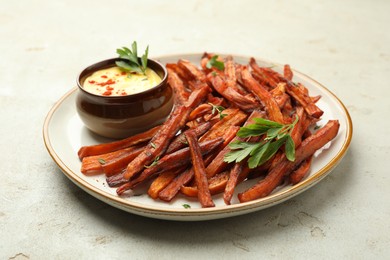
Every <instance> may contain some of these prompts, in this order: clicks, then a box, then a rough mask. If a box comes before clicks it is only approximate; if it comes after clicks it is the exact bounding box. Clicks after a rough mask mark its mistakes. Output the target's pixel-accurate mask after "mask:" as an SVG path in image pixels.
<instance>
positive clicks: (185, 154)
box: [128, 131, 223, 188]
mask: <svg viewBox="0 0 390 260" xmlns="http://www.w3.org/2000/svg"><path fill="white" fill-rule="evenodd" d="M189 132H191V133H192V134H193V135H194V136H195V138H196V133H195V132H193V131H188V132H186V133H185V134H186V136H187V133H189ZM222 143H223V139H222V138H216V139H213V140H209V141H205V142H203V143H200V144H198V143H197V145H198V147H199V152H200V154H201V155H205V154H208V153H210V152H212V151H213V150H214V149H215V148H217V147H218V146H219V145H221V144H222ZM190 160H191V157H190V148H189V147H186V148H183V149H181V150H179V151H177V152H174V153H171V154H168V155H165V156H164V157H163V158H161V159H160V160H158V161H157V162H156V163H155V165H153V166H150V167H148V168H146V169H145V170H144V171H143V172H142V173H141V174H140V175H139V176H138V177H136V178H135V179H133V180H131V181H130V182H131V184H130V185H129V186H128V187H129V188H132V187H134V186H135V185H137V184H139V183H141V182H143V181H144V180H146V179H148V178H150V177H151V176H153V175H155V174H159V173H163V172H165V171H169V170H173V169H177V168H182V167H183V166H186V165H187V164H189V163H190Z"/></svg>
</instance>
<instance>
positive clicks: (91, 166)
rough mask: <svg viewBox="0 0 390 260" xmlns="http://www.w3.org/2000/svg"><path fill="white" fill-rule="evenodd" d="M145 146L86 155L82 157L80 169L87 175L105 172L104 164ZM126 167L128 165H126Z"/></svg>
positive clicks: (131, 154)
mask: <svg viewBox="0 0 390 260" xmlns="http://www.w3.org/2000/svg"><path fill="white" fill-rule="evenodd" d="M142 147H143V146H139V145H138V146H132V147H128V148H124V149H120V150H117V151H114V152H109V153H105V154H100V155H92V156H86V157H84V158H83V159H82V162H81V169H80V171H81V172H82V173H83V174H85V175H95V174H101V173H103V172H104V168H103V166H105V165H106V164H110V163H112V162H114V161H116V160H117V159H118V158H126V157H128V156H130V157H131V158H134V157H132V156H133V154H135V153H137V152H138V151H139V150H140V149H142ZM125 167H126V166H125Z"/></svg>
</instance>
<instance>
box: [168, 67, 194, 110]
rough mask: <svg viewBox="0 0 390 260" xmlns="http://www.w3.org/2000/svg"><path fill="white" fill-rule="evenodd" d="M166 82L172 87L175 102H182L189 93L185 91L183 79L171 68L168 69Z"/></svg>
mask: <svg viewBox="0 0 390 260" xmlns="http://www.w3.org/2000/svg"><path fill="white" fill-rule="evenodd" d="M168 84H169V85H170V86H171V87H172V90H173V93H174V97H175V104H176V105H180V104H181V105H182V104H184V102H185V101H186V100H187V99H188V97H189V95H190V94H189V93H188V92H187V91H186V89H185V87H184V83H183V81H182V80H181V79H180V78H179V76H178V75H177V74H176V72H174V71H173V70H171V69H168Z"/></svg>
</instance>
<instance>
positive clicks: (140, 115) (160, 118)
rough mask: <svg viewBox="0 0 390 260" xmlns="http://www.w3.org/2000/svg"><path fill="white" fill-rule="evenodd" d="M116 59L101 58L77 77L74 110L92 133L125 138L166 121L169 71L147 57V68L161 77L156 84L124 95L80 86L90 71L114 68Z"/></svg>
mask: <svg viewBox="0 0 390 260" xmlns="http://www.w3.org/2000/svg"><path fill="white" fill-rule="evenodd" d="M118 60H120V59H119V58H114V59H109V60H104V61H101V62H98V63H95V64H93V65H91V66H89V67H87V68H86V69H84V70H83V71H82V72H81V73H80V75H79V76H78V78H77V86H78V88H79V91H78V94H77V99H76V105H77V112H78V114H79V116H80V118H81V120H82V121H83V122H84V124H85V126H86V127H87V128H88V129H90V130H91V131H92V132H94V133H96V134H98V135H101V136H104V137H109V138H116V139H118V138H125V137H128V136H130V135H133V134H136V133H140V132H143V131H145V130H147V129H149V128H151V127H153V126H156V125H158V124H161V123H162V122H164V121H165V120H166V118H167V117H168V115H169V113H170V112H171V109H172V106H173V93H172V89H171V88H170V87H169V86H168V84H167V81H168V72H167V70H166V68H165V66H164V65H162V64H161V63H159V62H157V61H155V60H151V59H148V67H149V68H151V69H152V70H154V71H155V72H156V73H157V74H158V75H159V76H160V77H161V79H162V81H161V82H160V83H159V84H158V85H157V86H155V87H153V88H151V89H148V90H145V91H143V92H140V93H136V94H132V95H127V96H100V95H95V94H92V93H90V92H87V91H86V90H84V89H83V83H84V81H85V79H86V78H87V77H88V76H90V75H91V74H92V73H93V72H95V71H98V70H101V69H106V68H109V67H114V66H116V65H115V61H118Z"/></svg>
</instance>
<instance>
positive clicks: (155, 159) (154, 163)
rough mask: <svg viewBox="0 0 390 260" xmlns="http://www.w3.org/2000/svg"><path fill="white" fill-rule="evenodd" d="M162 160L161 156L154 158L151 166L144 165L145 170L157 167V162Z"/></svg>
mask: <svg viewBox="0 0 390 260" xmlns="http://www.w3.org/2000/svg"><path fill="white" fill-rule="evenodd" d="M159 160H160V156H157V157H156V158H154V160H153V162H152V163H151V164H150V165H144V167H145V168H150V167H153V166H155V165H157V162H158V161H159Z"/></svg>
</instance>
